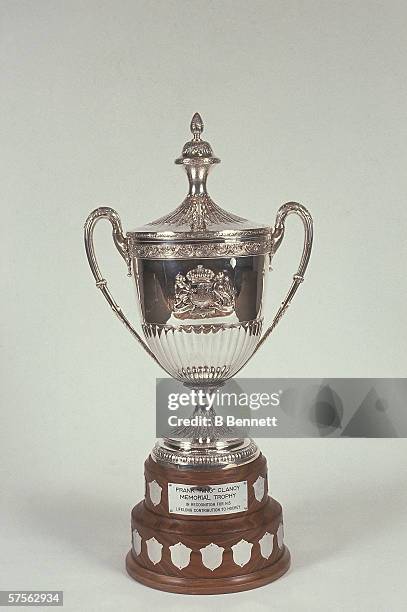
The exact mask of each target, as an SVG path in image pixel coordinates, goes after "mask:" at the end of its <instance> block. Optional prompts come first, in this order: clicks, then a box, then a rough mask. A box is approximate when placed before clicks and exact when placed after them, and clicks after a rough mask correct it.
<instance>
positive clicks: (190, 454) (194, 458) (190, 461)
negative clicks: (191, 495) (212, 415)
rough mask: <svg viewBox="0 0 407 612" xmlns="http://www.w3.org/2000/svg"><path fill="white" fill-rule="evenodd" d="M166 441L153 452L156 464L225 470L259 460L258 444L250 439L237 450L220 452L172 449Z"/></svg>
mask: <svg viewBox="0 0 407 612" xmlns="http://www.w3.org/2000/svg"><path fill="white" fill-rule="evenodd" d="M164 444H165V441H164V440H159V441H158V442H157V443H156V445H155V446H154V448H153V450H152V451H151V457H152V459H153V460H154V461H155V462H156V463H162V464H168V463H169V464H172V465H177V466H180V467H182V466H185V467H194V468H196V469H198V468H201V469H208V468H211V467H213V468H219V467H222V468H224V469H227V468H231V467H235V466H237V465H244V464H245V463H250V462H251V461H254V459H257V457H258V456H259V454H260V451H259V448H258V446H257V444H256V443H255V442H254V441H253V440H250V439H246V440H244V441H242V445H241V446H240V447H239V448H236V449H233V450H231V449H228V448H225V449H224V450H220V449H218V448H210V449H209V448H207V449H205V448H202V449H201V448H192V449H191V450H185V449H181V448H170V447H168V446H164Z"/></svg>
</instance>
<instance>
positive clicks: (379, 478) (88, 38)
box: [0, 0, 407, 612]
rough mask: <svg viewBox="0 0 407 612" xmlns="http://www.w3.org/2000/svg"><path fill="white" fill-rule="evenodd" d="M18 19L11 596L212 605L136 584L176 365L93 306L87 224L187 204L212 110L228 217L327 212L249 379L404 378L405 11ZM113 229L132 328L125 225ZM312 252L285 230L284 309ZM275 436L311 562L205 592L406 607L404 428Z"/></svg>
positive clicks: (8, 150)
mask: <svg viewBox="0 0 407 612" xmlns="http://www.w3.org/2000/svg"><path fill="white" fill-rule="evenodd" d="M0 13H1V37H0V45H1V47H0V62H1V72H0V88H1V91H2V94H1V96H0V105H1V111H0V120H1V124H2V126H1V127H2V129H1V136H0V142H1V151H2V160H1V164H0V172H1V175H2V178H1V199H2V203H3V205H2V224H1V225H2V248H3V267H2V289H3V299H2V313H3V316H2V327H3V329H2V333H3V347H2V348H3V350H2V361H3V364H4V367H3V371H4V378H3V383H2V386H1V393H2V405H3V409H2V419H1V431H0V433H1V450H2V459H1V467H2V470H1V481H2V482H1V489H2V504H3V507H2V517H1V528H2V531H3V530H4V531H3V533H2V540H1V545H0V551H1V552H0V562H1V564H2V568H1V572H0V582H1V585H0V587H1V588H3V589H6V588H7V589H16V588H34V589H39V588H45V589H47V588H48V589H64V590H65V607H66V609H68V610H80V609H86V610H90V611H91V610H98V611H99V610H112V609H113V608H114V609H122V610H128V609H134V608H135V606H139V608H140V609H147V607H150V606H153V605H155V606H157V607H160V608H163V609H168V610H179V608H180V606H181V605H192V601H193V605H194V608H196V609H197V610H204V609H207V606H208V601H207V600H204V599H199V598H196V597H195V598H193V600H192V599H188V600H184V599H181V597H180V596H176V595H165V594H164V595H163V594H161V593H158V592H154V591H151V590H148V589H146V588H144V587H141V586H139V585H137V584H136V583H133V582H132V581H130V579H128V578H127V577H126V575H125V574H124V570H123V567H124V566H123V563H124V561H123V558H124V554H125V552H126V550H127V548H128V547H129V544H130V540H129V516H128V513H129V509H130V507H131V505H134V503H135V502H136V501H138V499H139V498H140V497H141V496H142V493H143V480H142V462H143V460H144V458H145V457H146V455H147V453H148V452H149V450H150V448H151V446H152V443H153V436H154V409H153V408H154V393H155V384H154V378H155V377H156V376H159V375H160V372H159V370H158V368H157V367H156V366H155V365H154V363H153V362H151V361H148V359H147V357H146V356H145V355H144V354H143V353H142V352H141V350H140V349H139V348H138V346H136V344H135V342H134V341H132V338H131V337H130V335H129V334H128V333H126V331H125V330H124V328H123V327H122V326H121V325H120V324H119V323H118V321H117V320H116V319H115V318H114V317H113V316H112V314H111V313H110V311H109V308H108V307H107V305H106V303H104V302H103V301H102V298H101V296H100V295H98V293H97V290H96V289H95V287H94V283H93V280H92V278H91V274H90V271H89V269H88V266H87V263H86V261H85V256H84V249H83V244H82V228H83V222H84V220H85V218H86V216H87V214H88V212H89V211H90V210H91V209H92V208H94V207H96V206H97V205H101V204H108V205H112V206H114V207H115V208H116V209H117V210H118V211H119V212H120V214H121V216H122V221H123V225H124V228H125V230H126V229H131V228H132V227H135V226H137V225H139V224H142V223H144V222H145V221H149V220H150V219H152V218H156V217H158V216H159V215H161V214H164V213H165V212H167V211H169V210H171V209H172V208H174V207H175V206H176V205H177V204H178V203H180V202H181V200H182V198H183V196H184V194H185V191H186V178H185V176H183V174H182V172H181V170H180V169H179V168H177V167H175V166H174V165H173V159H174V158H175V157H177V156H178V155H179V153H180V150H181V147H182V145H183V143H184V142H185V141H186V140H187V139H188V133H189V132H188V125H189V121H190V119H191V116H192V114H193V112H195V111H199V112H200V113H202V115H203V119H204V121H205V123H206V131H205V136H206V137H207V138H208V140H210V142H211V143H212V145H213V147H214V151H215V152H216V154H217V155H218V156H219V157H221V158H222V164H221V165H220V166H219V167H217V168H216V169H215V170H214V171H213V173H212V174H211V177H210V180H209V184H208V186H209V191H210V193H211V195H212V196H213V197H214V199H215V200H216V201H217V202H218V203H219V204H220V205H221V206H224V207H226V208H228V209H230V210H232V211H233V212H235V213H237V214H240V215H246V214H247V215H249V216H250V217H251V218H252V219H253V220H255V221H260V222H269V223H270V224H271V223H273V221H274V217H275V214H276V211H277V208H278V206H279V205H280V204H282V203H283V202H284V201H287V200H299V201H301V202H303V203H304V204H305V205H306V206H308V207H309V209H310V210H311V212H312V214H313V216H314V219H315V234H316V238H315V247H314V252H313V255H312V258H311V263H310V267H309V271H308V274H307V278H306V282H305V283H304V285H303V286H302V287H301V289H300V292H299V295H298V297H297V298H296V300H295V302H294V303H293V306H292V307H291V309H290V311H289V313H288V314H287V315H286V317H285V318H284V319H283V320H282V322H281V324H280V325H279V326H278V328H277V330H276V331H275V333H274V336H273V337H272V338H271V339H270V340H269V341H268V343H267V344H266V345H265V346H264V347H263V348H262V352H261V353H259V354H258V355H256V358H255V359H253V360H252V361H251V362H250V363H249V365H248V366H247V367H246V368H245V370H244V376H246V377H250V376H257V377H268V376H272V377H309V376H310V377H318V378H323V377H352V376H353V377H400V376H405V374H406V367H405V362H406V360H405V355H406V344H407V342H406V324H407V311H406V308H405V298H406V280H405V279H406V264H405V262H406V255H407V252H406V240H405V231H406V220H407V218H406V203H405V193H406V182H407V178H406V173H405V167H406V161H407V160H406V128H407V121H406V108H407V96H406V93H407V84H406V83H407V81H406V79H405V57H406V49H405V44H406V43H405V32H406V22H407V9H406V6H405V3H404V2H395V1H388V0H387V1H386V2H384V1H383V2H381V1H367V0H363V1H358V2H348V1H328V0H326V1H323V0H320V1H317V0H308V1H294V0H284V1H276V0H272V1H269V2H264V1H256V0H250V1H244V2H242V1H240V0H235V1H230V0H226V1H223V2H212V1H209V0H206V1H202V2H191V1H181V0H179V1H174V0H166V1H164V0H163V1H151V0H149V1H140V0H131V1H130V0H129V1H124V0H100V1H94V0H87V1H86V2H83V1H76V0H59V1H55V0H49V1H46V0H30V1H23V0H14V1H8V0H1V1H0ZM97 234H98V235H97V241H96V246H97V248H98V250H99V254H100V260H101V264H102V267H103V270H104V273H105V275H106V276H107V278H108V279H111V282H110V286H111V288H112V290H113V292H114V294H115V296H116V298H117V300H118V301H119V303H120V304H121V305H122V307H123V308H124V310H125V311H127V313H128V314H129V316H132V317H133V318H134V317H135V316H136V311H135V301H134V295H133V288H132V287H131V283H130V281H129V280H128V279H127V277H126V270H125V266H124V265H123V262H122V260H121V259H120V257H119V256H118V254H117V252H116V251H115V249H114V247H113V245H112V242H111V235H110V227H108V226H107V225H106V226H103V227H101V226H99V227H98V231H97ZM301 240H302V234H301V224H300V223H299V221H298V220H296V219H292V218H290V219H289V223H288V229H287V238H286V240H285V244H284V245H283V247H282V248H281V249H280V251H279V252H278V256H276V258H275V260H274V268H275V271H274V272H273V274H272V280H271V283H270V300H269V305H268V307H269V311H268V312H269V313H270V316H271V313H272V311H273V310H275V309H276V308H277V307H278V304H279V303H280V301H281V299H282V296H283V293H284V291H285V290H286V287H287V285H288V282H289V281H288V279H289V276H290V275H291V274H292V273H293V272H294V271H295V269H296V266H297V260H298V257H299V252H300V249H301V246H300V241H301ZM262 448H263V450H264V452H265V454H266V455H267V457H268V458H269V461H270V482H271V487H272V491H273V494H275V495H276V497H277V498H278V499H279V500H280V501H281V502H282V503H283V504H284V508H285V517H286V535H287V542H288V545H289V546H290V547H291V549H292V553H293V568H292V570H291V572H290V574H288V576H287V577H285V578H284V579H282V580H281V581H279V582H277V583H275V584H274V585H270V586H268V587H265V588H264V589H263V590H262V591H257V592H256V591H253V592H251V593H246V594H242V595H237V596H227V597H226V596H225V597H222V596H219V597H217V598H215V599H212V600H211V602H212V601H215V602H222V606H223V607H224V608H225V609H226V608H228V607H230V608H231V609H232V608H233V609H234V610H239V611H240V610H241V611H244V610H250V611H253V610H263V609H264V610H266V609H270V605H271V604H273V608H274V609H276V610H277V609H278V610H298V609H299V607H300V605H301V607H304V608H305V609H307V610H323V611H324V612H327V611H329V610H344V609H347V610H369V611H373V610H380V611H381V610H389V609H391V610H392V611H394V610H401V609H402V607H403V604H402V601H403V600H402V595H403V594H402V592H401V590H402V588H401V587H400V586H399V584H400V581H402V584H404V578H402V575H401V572H402V571H403V570H402V568H403V564H402V562H401V560H402V554H403V544H402V542H403V538H404V547H405V544H406V542H405V537H406V533H405V530H404V531H402V528H401V521H402V517H403V512H404V511H403V502H402V499H401V496H402V495H405V490H406V487H405V480H404V481H403V480H401V479H402V476H400V469H399V467H400V464H402V463H403V462H404V463H405V459H406V444H405V442H404V441H403V440H401V441H400V440H382V441H375V440H366V441H364V440H321V441H317V440H301V441H300V440H273V441H270V442H268V441H266V440H264V441H263V445H262ZM141 602H142V603H141ZM210 605H212V603H211V604H210Z"/></svg>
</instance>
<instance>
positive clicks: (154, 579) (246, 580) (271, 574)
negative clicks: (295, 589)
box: [126, 547, 290, 595]
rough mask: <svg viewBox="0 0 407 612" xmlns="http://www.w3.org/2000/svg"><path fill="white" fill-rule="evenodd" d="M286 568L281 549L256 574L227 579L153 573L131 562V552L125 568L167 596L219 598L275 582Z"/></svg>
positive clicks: (285, 555)
mask: <svg viewBox="0 0 407 612" xmlns="http://www.w3.org/2000/svg"><path fill="white" fill-rule="evenodd" d="M289 567H290V553H289V551H288V548H287V547H285V548H284V551H283V554H282V556H281V557H280V558H279V559H278V560H277V561H276V562H275V563H273V564H272V565H269V566H267V567H265V568H263V569H261V570H258V571H257V572H252V573H250V574H243V575H242V576H231V577H227V578H178V577H175V576H166V575H164V574H157V573H156V572H152V571H150V570H148V569H146V568H144V567H142V566H141V565H139V564H138V563H137V562H136V561H135V560H134V559H133V555H132V553H131V551H129V552H128V554H127V557H126V569H127V572H128V573H129V575H130V576H131V577H132V578H134V579H135V580H137V581H138V582H141V583H142V584H144V585H145V586H148V587H151V588H153V589H159V590H160V591H168V592H170V593H182V594H186V595H220V594H221V593H238V592H239V591H249V590H250V589H256V588H257V587H260V586H264V585H265V584H268V583H269V582H273V580H277V578H280V576H282V575H283V574H285V573H286V571H287V570H288V569H289Z"/></svg>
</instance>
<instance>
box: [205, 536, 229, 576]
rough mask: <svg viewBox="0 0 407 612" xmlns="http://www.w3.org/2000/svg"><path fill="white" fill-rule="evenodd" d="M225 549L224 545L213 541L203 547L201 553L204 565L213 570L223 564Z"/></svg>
mask: <svg viewBox="0 0 407 612" xmlns="http://www.w3.org/2000/svg"><path fill="white" fill-rule="evenodd" d="M224 550H225V549H224V548H223V547H222V546H218V545H217V544H214V543H213V542H211V543H210V544H208V546H205V547H204V548H201V549H200V553H201V555H202V563H203V565H204V566H205V567H207V568H208V569H210V570H211V572H213V570H215V569H216V568H217V567H219V566H220V565H222V561H223V551H224Z"/></svg>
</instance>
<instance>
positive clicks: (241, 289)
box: [85, 113, 313, 467]
mask: <svg viewBox="0 0 407 612" xmlns="http://www.w3.org/2000/svg"><path fill="white" fill-rule="evenodd" d="M202 131H203V121H202V118H201V117H200V115H199V114H198V113H196V114H195V115H194V116H193V118H192V121H191V132H192V139H191V140H190V141H188V142H187V143H186V144H185V145H184V147H183V150H182V155H181V157H179V158H178V159H177V160H176V163H177V164H179V165H183V166H184V168H185V170H186V173H187V177H188V181H189V190H188V194H187V196H186V198H185V200H184V201H183V202H182V204H181V205H180V206H178V208H176V209H175V210H174V211H173V212H171V213H169V214H167V215H165V216H163V217H160V218H159V219H158V220H156V221H153V222H151V223H149V224H147V225H145V226H143V227H141V228H139V229H137V230H135V231H133V232H128V233H127V234H126V235H125V234H124V233H123V230H122V225H121V222H120V218H119V215H118V213H117V212H116V211H114V210H113V209H111V208H107V207H101V208H98V209H96V210H94V211H93V212H92V213H91V214H90V215H89V217H88V219H87V221H86V224H85V247H86V254H87V257H88V261H89V265H90V267H91V270H92V273H93V276H94V278H95V281H96V286H97V287H98V288H99V289H100V290H101V292H102V294H103V296H104V297H105V299H106V300H107V302H108V303H109V305H110V307H111V308H112V310H113V311H114V312H115V314H116V315H117V316H118V317H119V319H120V320H121V321H122V322H123V323H124V325H125V326H126V327H127V329H128V330H129V331H130V332H131V333H132V335H133V336H134V337H135V338H136V340H137V341H138V342H139V343H140V344H141V346H142V347H143V348H144V349H145V351H146V352H147V353H148V354H149V355H150V357H152V358H153V359H154V360H155V361H156V362H157V363H158V364H159V365H161V367H162V368H163V369H164V370H165V371H166V372H167V373H168V374H170V375H171V376H172V377H174V378H176V379H178V380H180V381H182V382H184V383H185V384H187V385H190V386H196V387H197V388H198V387H202V386H207V385H212V386H213V385H221V384H223V383H224V382H225V381H226V380H228V379H229V378H231V377H232V376H234V375H235V374H237V373H238V372H239V371H240V370H241V368H243V367H244V365H245V364H246V363H247V361H248V360H249V359H250V358H251V356H252V355H253V354H254V353H255V352H256V351H257V350H258V349H259V347H260V346H261V345H262V344H263V343H264V341H265V340H266V339H267V338H268V337H269V335H270V334H271V332H272V331H273V329H274V328H275V326H276V325H277V323H278V322H279V321H280V319H281V317H282V316H283V314H284V313H285V312H286V310H287V308H288V306H289V305H290V303H291V301H292V299H293V297H294V295H295V293H296V292H297V290H298V287H299V286H300V284H301V283H302V281H303V280H304V274H305V271H306V269H307V266H308V262H309V257H310V253H311V248H312V239H313V229H312V218H311V215H310V214H309V212H308V211H307V209H306V208H305V207H304V206H302V205H301V204H298V203H297V202H288V203H287V204H284V205H283V206H281V207H280V208H279V210H278V212H277V217H276V221H275V224H274V226H269V225H260V224H257V223H252V222H250V221H248V220H246V219H243V218H242V217H238V216H237V215H234V214H231V213H228V212H227V211H225V210H223V209H222V208H220V207H219V206H218V205H217V204H215V202H214V201H213V200H212V199H211V198H210V196H209V195H208V192H207V188H206V181H207V176H208V172H209V170H210V168H212V167H213V165H215V164H217V163H219V161H220V160H219V159H218V158H217V157H215V156H214V155H213V150H212V147H211V145H210V144H209V143H208V142H206V141H204V140H202V139H201V134H202ZM290 214H296V215H298V216H299V217H300V218H301V220H302V222H303V225H304V244H303V252H302V256H301V260H300V264H299V267H298V270H297V272H296V273H295V274H294V276H293V279H292V283H291V286H290V288H289V290H288V293H287V295H286V297H285V299H284V300H283V302H282V304H281V306H280V308H279V310H278V312H277V313H276V315H275V316H274V318H273V319H272V321H271V324H270V325H269V326H268V327H267V329H266V331H265V332H264V333H263V335H262V330H263V317H264V312H263V311H264V302H265V286H266V278H267V276H268V274H269V269H270V264H271V260H272V258H273V256H274V255H275V253H276V252H277V250H278V249H279V247H280V245H281V243H282V240H283V237H284V233H285V223H286V219H287V217H288V216H289V215H290ZM100 219H107V220H108V221H109V222H110V223H111V225H112V229H113V240H114V244H115V246H116V248H117V249H118V251H119V253H120V255H121V256H122V257H123V259H124V260H125V262H126V265H127V269H128V274H129V275H130V276H133V278H134V281H135V286H136V291H137V307H138V310H139V315H140V319H141V327H142V332H143V336H144V338H143V337H142V336H141V334H140V333H139V332H138V331H137V330H136V329H135V327H134V326H133V324H132V323H130V321H129V319H128V318H127V317H126V316H125V315H124V313H123V312H122V310H121V308H120V307H119V305H118V304H117V303H116V302H115V300H114V298H113V296H112V295H111V293H110V291H109V289H108V286H107V281H106V280H105V279H104V277H103V276H102V274H101V272H100V269H99V266H98V263H97V259H96V255H95V251H94V245H93V232H94V227H95V225H96V223H97V222H98V221H99V220H100ZM256 453H258V450H257V447H256V446H255V445H254V443H253V442H251V441H250V440H249V441H247V440H246V441H242V440H236V439H235V438H234V437H233V435H232V436H229V437H227V436H226V437H225V438H224V439H223V440H219V439H216V436H213V435H212V434H211V435H208V436H197V435H196V432H193V431H189V432H183V434H182V436H181V441H180V438H177V439H176V438H174V439H166V440H164V441H161V442H159V443H158V445H156V447H155V448H154V450H153V453H152V456H153V458H154V459H155V460H156V461H162V462H170V463H174V464H177V465H196V466H197V467H199V465H211V464H213V465H218V464H222V465H228V466H230V465H233V464H238V463H239V462H241V461H250V460H253V458H254V457H255V456H256Z"/></svg>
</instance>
